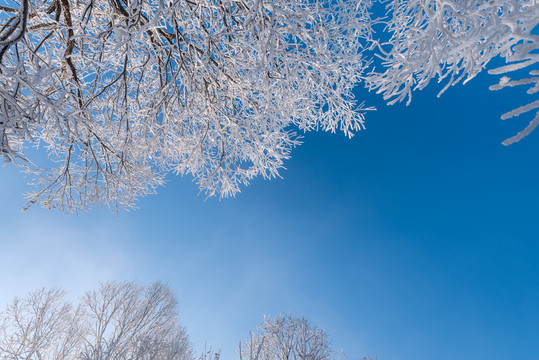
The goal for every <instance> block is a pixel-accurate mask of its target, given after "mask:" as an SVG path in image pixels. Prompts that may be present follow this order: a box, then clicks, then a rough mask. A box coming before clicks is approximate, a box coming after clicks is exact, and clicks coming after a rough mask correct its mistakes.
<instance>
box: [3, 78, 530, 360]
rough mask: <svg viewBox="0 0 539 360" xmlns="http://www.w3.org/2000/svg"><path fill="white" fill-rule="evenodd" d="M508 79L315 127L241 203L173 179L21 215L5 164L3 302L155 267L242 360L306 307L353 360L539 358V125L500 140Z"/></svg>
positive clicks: (210, 339)
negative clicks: (342, 130)
mask: <svg viewBox="0 0 539 360" xmlns="http://www.w3.org/2000/svg"><path fill="white" fill-rule="evenodd" d="M494 82H497V77H493V76H489V75H487V74H482V75H480V76H479V77H478V78H476V79H474V80H473V81H471V82H470V83H469V84H467V85H466V86H457V87H454V88H451V89H449V90H448V91H447V93H446V94H444V95H443V96H442V97H441V98H439V99H437V98H436V97H435V95H436V92H437V91H438V90H439V89H440V88H441V86H438V85H431V86H430V87H429V88H427V89H426V90H425V91H423V92H419V93H415V94H414V100H413V102H412V104H411V106H409V107H406V106H404V105H396V106H392V107H386V106H384V105H383V103H382V102H381V101H380V100H381V99H380V98H379V97H378V96H376V95H375V94H372V93H371V94H369V93H367V92H366V91H363V90H359V91H358V97H359V98H360V99H365V100H366V101H367V105H375V106H377V107H378V108H379V110H378V111H376V112H372V113H369V114H367V130H366V131H362V132H360V133H358V134H357V136H356V137H354V138H353V139H352V140H348V139H346V138H345V137H344V136H343V135H342V134H327V133H308V134H306V135H305V139H304V144H303V145H302V146H301V147H299V148H297V149H295V150H294V151H293V158H292V159H291V160H289V161H288V162H287V163H286V167H287V170H285V171H283V172H282V175H283V177H284V179H277V180H272V181H262V180H257V181H254V182H253V184H252V185H251V186H249V187H247V188H245V189H244V190H243V192H242V193H241V194H239V195H238V196H237V197H236V198H235V199H226V200H223V201H219V200H218V199H209V200H207V201H204V197H203V196H198V195H197V193H198V191H197V189H196V186H195V184H194V183H193V182H191V180H190V179H189V178H171V181H170V183H169V184H168V185H167V186H166V187H165V188H163V189H161V190H160V191H159V193H158V194H157V195H153V196H149V197H147V198H145V199H143V200H142V201H141V202H140V203H139V206H140V209H139V210H137V211H132V212H129V213H121V214H120V215H119V217H116V216H115V215H114V214H112V213H110V212H109V211H108V210H96V211H93V212H91V213H89V214H87V215H80V216H65V215H62V214H58V213H54V212H47V211H45V210H42V209H38V208H34V209H32V210H31V211H29V212H27V213H21V212H20V208H22V207H23V206H24V204H25V203H24V200H23V198H22V197H21V196H20V193H21V192H22V191H23V190H24V186H23V182H24V179H23V176H22V175H21V174H19V173H18V172H17V170H16V169H15V168H13V167H11V166H7V167H3V168H1V169H0V176H1V179H2V180H1V182H0V184H1V186H0V202H1V204H2V206H1V207H0V231H1V233H0V234H1V235H0V303H1V304H5V303H6V302H7V301H8V300H9V299H11V298H12V297H14V296H16V295H18V296H24V295H25V294H26V293H27V292H28V291H30V290H34V289H36V288H39V287H41V286H60V287H63V288H65V289H67V290H69V291H70V292H71V293H72V294H74V295H79V294H81V293H82V292H83V291H84V290H87V289H92V288H95V287H96V286H97V284H98V283H99V281H106V280H136V281H139V282H142V283H147V282H150V281H154V280H161V281H163V282H166V283H168V284H169V285H170V286H171V288H172V289H173V290H174V291H175V292H176V293H177V295H178V298H179V301H180V314H181V317H182V322H183V324H184V325H185V326H186V327H187V328H188V330H189V333H190V334H191V337H192V340H193V342H194V344H195V349H196V350H197V351H202V349H203V348H204V344H205V343H207V344H208V346H213V347H214V348H220V349H222V353H223V359H224V360H232V359H234V358H235V356H236V352H237V346H238V342H239V341H240V340H242V339H244V338H246V337H247V336H248V334H249V331H250V330H254V329H255V327H256V325H257V324H259V323H261V322H262V321H263V315H264V314H270V315H275V314H278V313H280V312H294V313H296V314H305V315H307V316H310V317H311V318H312V320H313V322H314V323H315V324H317V325H319V326H320V327H322V328H324V329H326V330H328V331H329V332H330V333H331V335H332V339H333V345H334V348H335V350H337V351H339V350H340V349H343V350H344V351H345V352H346V354H347V355H348V359H349V360H359V359H361V358H363V356H364V355H370V356H373V357H377V358H378V359H379V360H433V359H436V360H449V359H451V360H454V359H459V360H467V359H470V360H471V359H474V360H477V359H489V360H502V359H503V360H507V359H537V356H538V354H539V306H538V304H539V241H538V240H539V218H538V216H539V183H538V179H539V163H538V154H539V131H538V130H536V131H535V132H534V133H532V134H531V135H530V136H529V137H528V138H526V139H524V141H522V142H520V143H517V144H514V145H512V146H510V147H504V146H502V145H501V142H502V141H503V140H504V139H505V138H507V137H510V136H512V135H514V134H515V133H516V132H517V131H519V130H521V129H523V128H524V127H525V125H526V124H527V122H528V121H529V120H530V118H529V117H527V118H523V119H514V120H506V121H502V120H500V115H501V114H502V113H503V112H506V111H509V110H511V109H513V108H514V107H516V106H520V105H523V104H524V102H525V101H527V98H528V95H526V94H525V92H524V90H525V89H518V88H515V89H508V90H504V91H501V92H491V91H488V85H490V84H492V83H494Z"/></svg>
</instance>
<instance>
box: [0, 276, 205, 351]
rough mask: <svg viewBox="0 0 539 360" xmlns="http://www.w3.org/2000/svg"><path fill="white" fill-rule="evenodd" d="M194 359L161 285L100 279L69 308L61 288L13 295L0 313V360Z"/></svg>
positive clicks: (170, 299) (172, 300) (171, 298)
mask: <svg viewBox="0 0 539 360" xmlns="http://www.w3.org/2000/svg"><path fill="white" fill-rule="evenodd" d="M22 359H26V360H28V359H36V360H49V359H51V360H127V359H138V360H193V359H194V357H193V352H192V349H191V345H190V342H189V339H188V336H187V333H186V331H185V329H184V328H183V327H181V326H179V324H178V316H177V312H176V300H175V298H174V295H173V294H172V292H171V291H170V290H169V289H168V288H167V287H166V286H164V285H162V284H159V283H155V284H152V285H150V286H148V287H140V286H137V285H135V284H134V283H105V284H103V285H102V286H101V287H100V288H99V289H98V290H95V291H90V292H88V293H86V295H85V296H84V297H83V298H82V299H81V301H80V303H79V304H78V306H76V307H75V306H73V305H72V304H70V303H69V302H67V301H66V300H65V299H64V293H63V292H62V291H60V290H40V291H37V292H34V293H32V294H30V295H29V296H28V297H27V298H26V299H23V300H19V299H15V300H14V301H13V303H12V304H10V305H9V306H8V307H7V308H6V310H5V311H4V312H2V313H0V360H22Z"/></svg>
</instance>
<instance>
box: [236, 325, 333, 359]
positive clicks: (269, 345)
mask: <svg viewBox="0 0 539 360" xmlns="http://www.w3.org/2000/svg"><path fill="white" fill-rule="evenodd" d="M258 330H259V332H258V333H257V334H255V335H252V334H251V336H250V338H249V339H247V340H246V341H244V342H243V343H242V344H240V357H241V358H242V359H246V360H330V359H332V358H333V351H332V350H331V344H330V340H329V336H328V334H327V333H326V332H325V331H324V330H322V329H320V328H318V327H317V326H313V325H312V324H311V321H310V320H309V319H307V318H304V317H295V316H292V315H285V314H282V315H279V316H276V317H267V318H266V319H265V321H264V324H262V325H260V326H259V327H258Z"/></svg>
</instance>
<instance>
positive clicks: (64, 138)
mask: <svg viewBox="0 0 539 360" xmlns="http://www.w3.org/2000/svg"><path fill="white" fill-rule="evenodd" d="M367 5H368V2H361V1H360V2H357V1H356V0H337V1H334V0H323V1H310V0H294V1H289V0H109V1H106V0H22V2H19V0H3V4H2V6H0V96H1V101H0V131H1V135H0V139H1V142H0V149H1V152H2V153H3V155H4V157H5V159H6V160H8V161H13V162H15V163H17V164H19V165H21V166H23V167H24V168H25V170H26V172H27V173H28V174H29V175H30V176H31V178H32V179H33V180H31V182H32V183H33V184H34V185H35V191H32V192H31V193H29V194H28V197H29V205H32V204H34V203H40V204H41V205H43V206H45V207H49V208H58V209H61V210H64V211H68V212H69V211H73V210H84V209H85V208H87V207H88V206H92V205H96V204H97V205H101V204H107V205H109V206H113V207H130V206H133V204H134V202H135V200H136V199H137V198H138V197H139V196H142V195H144V194H147V193H149V192H153V191H154V190H155V188H156V187H158V186H160V185H162V184H163V178H164V176H165V175H166V174H167V173H169V172H174V173H176V174H191V175H192V176H193V177H194V178H195V179H196V181H197V182H198V184H199V187H200V189H201V190H202V191H205V192H206V193H207V194H208V195H210V196H211V195H219V196H228V195H233V194H235V193H236V192H237V191H239V186H240V185H241V184H247V183H248V182H249V181H250V180H251V179H252V178H253V177H255V176H263V177H264V178H271V177H275V176H278V170H279V169H280V168H281V167H282V166H283V160H285V159H287V158H288V157H289V153H290V150H291V148H293V147H294V146H296V145H297V144H298V136H297V135H296V133H295V132H294V129H299V130H301V131H306V130H312V129H319V128H321V129H323V130H326V131H336V130H338V129H339V130H342V131H343V132H344V133H345V134H346V135H348V136H352V134H353V132H354V131H357V130H360V129H361V128H362V126H363V115H362V113H361V111H358V107H357V106H356V103H355V101H354V99H353V95H352V90H353V88H354V86H355V85H356V84H357V83H358V81H359V80H360V76H361V73H362V70H363V68H364V67H365V61H364V60H363V57H362V53H363V50H364V46H365V43H366V42H367V40H368V39H369V37H370V20H369V14H368V12H367ZM29 144H34V145H36V146H39V147H41V148H44V149H45V150H46V152H47V153H48V156H49V157H50V159H51V161H52V165H50V166H43V165H40V164H39V163H38V162H37V161H34V162H32V159H30V158H28V156H25V153H24V150H25V148H26V147H27V146H28V145H29Z"/></svg>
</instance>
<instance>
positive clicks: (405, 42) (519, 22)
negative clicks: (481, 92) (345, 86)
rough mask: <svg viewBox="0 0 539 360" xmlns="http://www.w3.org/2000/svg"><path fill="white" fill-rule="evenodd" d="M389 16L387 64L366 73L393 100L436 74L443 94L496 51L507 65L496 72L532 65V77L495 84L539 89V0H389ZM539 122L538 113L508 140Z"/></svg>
mask: <svg viewBox="0 0 539 360" xmlns="http://www.w3.org/2000/svg"><path fill="white" fill-rule="evenodd" d="M387 16H388V19H387V22H386V31H387V32H388V33H389V34H390V38H389V40H387V41H381V42H380V44H379V48H378V49H379V51H380V57H381V59H382V61H383V63H382V64H383V67H384V68H383V69H382V71H378V70H377V71H375V72H373V73H372V74H370V75H369V76H367V79H366V82H367V87H368V88H369V89H371V90H376V91H377V92H378V93H382V94H383V96H384V98H385V99H386V100H388V102H389V104H394V103H395V102H398V101H402V100H404V99H407V102H408V103H410V101H411V98H412V91H413V90H416V89H423V88H424V87H425V86H427V85H428V84H429V83H430V81H431V80H433V79H437V80H438V82H443V81H445V83H446V86H445V87H444V88H443V89H442V91H441V92H440V94H439V95H441V94H442V93H443V92H444V91H445V90H446V89H447V88H448V87H449V86H450V85H455V84H457V83H459V82H461V81H462V82H463V83H466V82H467V81H469V80H471V79H472V78H473V77H475V76H476V75H477V74H478V73H479V72H481V71H482V70H484V69H485V68H486V66H487V63H489V61H490V60H491V59H493V58H494V57H497V56H501V57H503V58H505V60H506V61H507V63H508V65H507V66H504V67H500V68H498V69H495V70H490V71H489V72H490V73H491V74H505V73H508V72H511V71H514V70H519V69H523V68H528V69H530V77H528V78H526V79H521V80H516V81H510V79H509V77H507V76H504V77H502V78H501V80H500V84H498V85H496V86H493V87H491V89H493V90H494V89H500V88H503V87H505V86H515V85H520V84H532V85H533V84H535V85H534V86H533V87H532V88H531V89H530V90H529V91H528V93H529V94H534V93H536V92H537V91H538V90H539V84H538V81H539V78H538V77H537V75H539V73H538V70H537V67H536V64H537V62H538V60H539V53H538V52H537V50H538V49H539V36H538V35H535V34H533V33H532V30H533V29H534V28H535V27H536V26H537V24H538V23H539V2H537V0H395V1H388V2H387ZM538 107H539V100H535V101H531V102H530V103H529V104H528V105H525V106H522V107H520V108H518V109H516V110H515V111H512V112H510V113H507V114H505V115H503V117H502V118H508V117H511V116H516V115H519V114H521V113H523V112H526V111H530V110H533V109H536V108H538ZM538 122H539V113H538V115H537V117H535V119H534V120H532V123H531V124H530V126H529V127H528V128H527V129H526V130H524V131H522V132H521V133H519V134H518V135H517V136H515V137H513V138H511V139H508V140H506V141H505V142H504V144H506V145H508V144H510V143H512V142H515V141H518V140H520V139H521V138H523V137H524V136H526V135H527V134H529V133H530V132H531V130H533V128H534V127H535V126H537V124H538Z"/></svg>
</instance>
